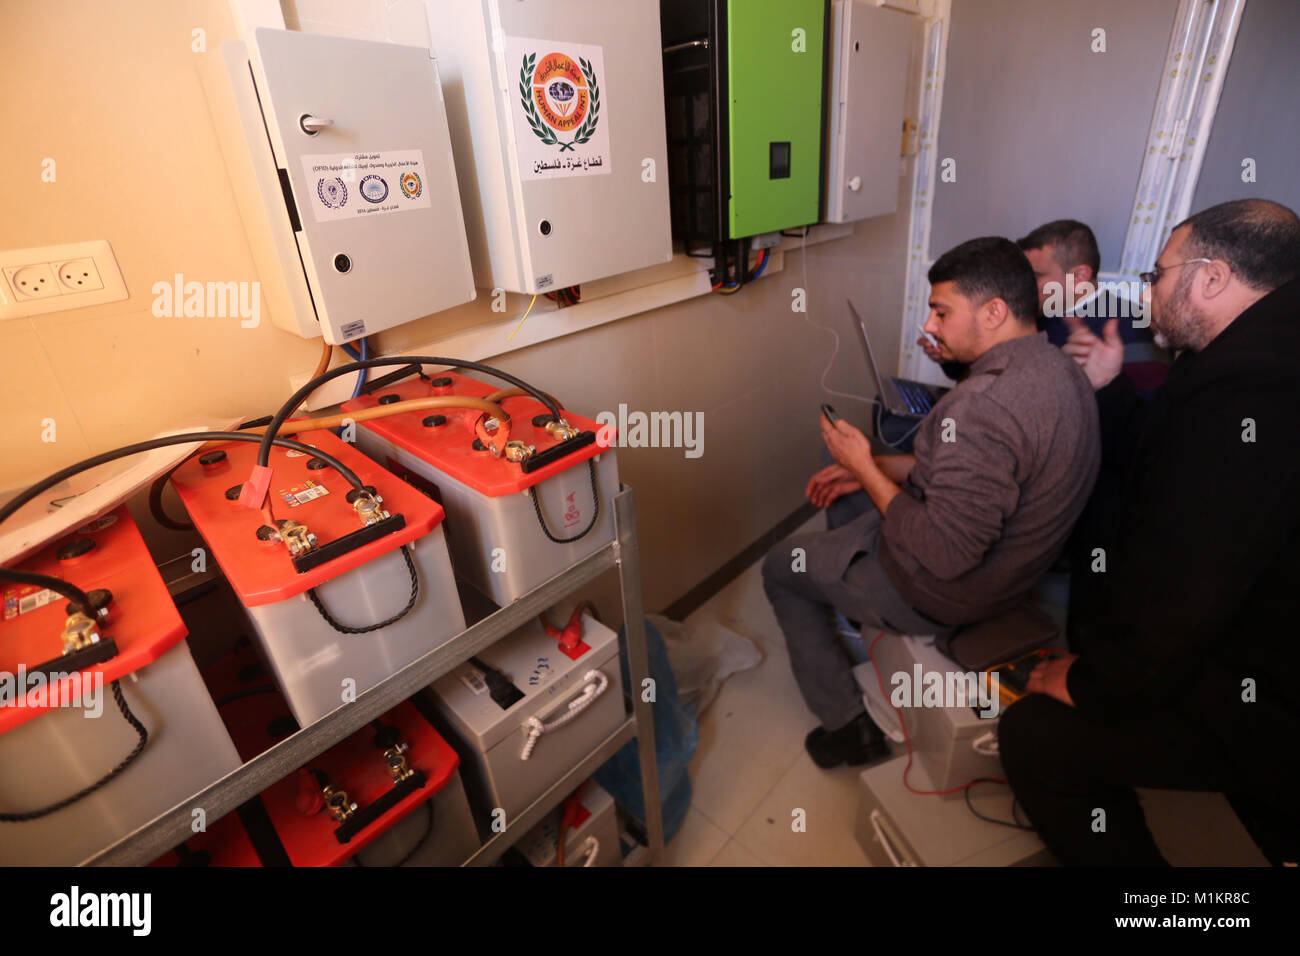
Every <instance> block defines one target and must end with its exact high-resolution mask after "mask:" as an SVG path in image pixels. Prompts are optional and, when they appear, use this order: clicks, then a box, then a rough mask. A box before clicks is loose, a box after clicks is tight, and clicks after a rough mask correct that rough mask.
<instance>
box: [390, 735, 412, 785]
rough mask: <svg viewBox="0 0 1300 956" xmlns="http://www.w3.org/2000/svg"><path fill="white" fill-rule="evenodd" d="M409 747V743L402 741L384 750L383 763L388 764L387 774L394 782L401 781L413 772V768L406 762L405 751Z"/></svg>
mask: <svg viewBox="0 0 1300 956" xmlns="http://www.w3.org/2000/svg"><path fill="white" fill-rule="evenodd" d="M410 749H411V745H410V744H408V743H406V742H405V741H402V742H401V743H397V744H394V745H393V746H391V747H389V748H388V749H387V750H385V751H384V763H385V764H387V765H388V775H389V776H390V777H392V778H393V782H394V783H401V782H402V781H403V780H405V779H407V778H408V777H411V776H414V774H415V770H414V769H413V768H412V767H411V766H410V764H408V763H407V762H406V752H407V751H408V750H410Z"/></svg>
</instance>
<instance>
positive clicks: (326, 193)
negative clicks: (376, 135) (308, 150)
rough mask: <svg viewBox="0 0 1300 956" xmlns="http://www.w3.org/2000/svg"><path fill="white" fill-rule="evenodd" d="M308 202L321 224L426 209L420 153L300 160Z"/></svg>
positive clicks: (319, 155)
mask: <svg viewBox="0 0 1300 956" xmlns="http://www.w3.org/2000/svg"><path fill="white" fill-rule="evenodd" d="M302 168H303V172H305V173H306V175H307V187H308V188H307V190H306V193H307V195H306V197H304V198H305V201H306V202H307V204H308V205H310V206H311V209H312V212H313V213H314V214H315V216H316V221H317V222H329V221H331V220H334V219H353V218H355V217H357V216H374V215H382V214H384V213H390V212H405V211H406V210H408V209H428V208H429V205H430V203H429V191H428V190H427V189H426V188H425V183H426V181H427V177H428V173H427V172H426V170H425V165H424V150H422V149H386V150H383V151H382V152H378V153H313V154H312V155H310V156H304V157H303V158H302Z"/></svg>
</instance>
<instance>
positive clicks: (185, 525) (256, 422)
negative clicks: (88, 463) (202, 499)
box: [149, 346, 330, 531]
mask: <svg viewBox="0 0 1300 956" xmlns="http://www.w3.org/2000/svg"><path fill="white" fill-rule="evenodd" d="M325 354H326V356H328V355H329V354H330V352H329V346H326V353H325ZM270 421H271V416H270V415H264V416H263V417H261V418H255V419H253V420H252V421H249V422H244V424H242V425H238V426H236V428H237V429H238V430H239V431H244V430H245V429H246V428H263V427H265V426H266V425H267V424H268V423H269V422H270ZM179 467H180V465H177V466H176V468H179ZM176 468H172V469H169V470H168V471H165V472H163V473H162V474H161V475H159V476H158V477H157V478H155V479H154V483H153V484H152V485H150V486H149V513H150V514H151V515H153V520H154V521H156V522H158V524H160V525H161V526H162V527H164V528H167V529H168V530H171V531H193V530H194V525H193V524H191V523H190V522H188V521H177V520H175V519H174V518H172V517H170V516H169V515H168V514H167V512H166V511H164V510H163V501H162V499H163V491H164V490H165V489H166V488H167V482H169V481H171V480H172V475H173V474H174V473H175V471H176Z"/></svg>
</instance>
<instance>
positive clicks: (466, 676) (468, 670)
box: [456, 664, 488, 694]
mask: <svg viewBox="0 0 1300 956" xmlns="http://www.w3.org/2000/svg"><path fill="white" fill-rule="evenodd" d="M456 676H457V677H459V678H460V681H461V683H462V684H464V685H465V686H466V687H468V688H469V689H470V690H472V691H473V692H474V693H476V694H486V693H487V689H488V685H487V682H486V681H484V680H483V672H482V671H481V670H479V669H478V668H477V667H475V666H474V665H473V664H466V665H465V667H464V668H463V669H461V670H460V671H458V672H457V674H456Z"/></svg>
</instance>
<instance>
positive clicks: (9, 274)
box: [0, 239, 127, 319]
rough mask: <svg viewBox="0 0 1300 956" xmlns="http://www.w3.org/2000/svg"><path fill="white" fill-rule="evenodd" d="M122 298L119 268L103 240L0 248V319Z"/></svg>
mask: <svg viewBox="0 0 1300 956" xmlns="http://www.w3.org/2000/svg"><path fill="white" fill-rule="evenodd" d="M126 297H127V291H126V283H125V282H123V281H122V271H121V270H120V269H119V268H118V267H117V259H115V258H114V257H113V249H112V247H111V246H109V244H108V242H107V241H106V240H104V239H92V240H90V241H88V242H73V243H67V244H64V245H59V246H43V247H41V248H37V249H12V250H8V251H4V252H0V319H16V318H21V317H23V316H28V315H39V314H40V313H42V312H61V311H63V310H65V309H80V308H84V307H86V306H88V305H100V304H102V303H104V302H117V301H119V300H121V299H125V298H126Z"/></svg>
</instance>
